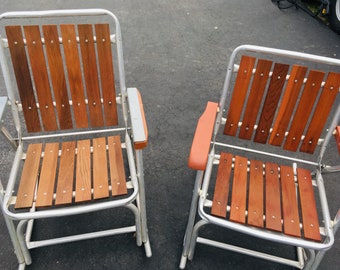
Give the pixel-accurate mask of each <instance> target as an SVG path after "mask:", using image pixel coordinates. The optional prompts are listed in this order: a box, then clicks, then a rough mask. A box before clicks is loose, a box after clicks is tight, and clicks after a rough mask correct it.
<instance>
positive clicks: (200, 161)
mask: <svg viewBox="0 0 340 270" xmlns="http://www.w3.org/2000/svg"><path fill="white" fill-rule="evenodd" d="M217 108H218V104H217V103H215V102H210V101H209V102H208V103H207V106H206V108H205V111H204V112H203V114H202V115H201V117H200V119H199V120H198V123H197V127H196V131H195V135H194V139H193V141H192V145H191V150H190V155H189V162H188V166H189V168H191V169H195V170H205V167H206V164H207V161H208V154H209V149H210V142H211V137H212V133H213V130H214V125H215V119H216V113H217Z"/></svg>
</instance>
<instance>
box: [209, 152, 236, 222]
mask: <svg viewBox="0 0 340 270" xmlns="http://www.w3.org/2000/svg"><path fill="white" fill-rule="evenodd" d="M232 164H233V156H232V155H231V154H228V153H221V157H220V163H219V165H218V170H217V178H216V184H215V191H214V198H213V203H212V208H211V214H212V215H215V216H219V217H224V218H225V217H226V216H227V205H228V197H229V183H230V175H231V169H232Z"/></svg>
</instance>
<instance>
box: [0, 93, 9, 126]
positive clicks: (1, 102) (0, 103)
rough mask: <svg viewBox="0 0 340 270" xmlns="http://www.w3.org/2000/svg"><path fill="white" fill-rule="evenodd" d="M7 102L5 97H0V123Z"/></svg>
mask: <svg viewBox="0 0 340 270" xmlns="http://www.w3.org/2000/svg"><path fill="white" fill-rule="evenodd" d="M7 100H8V98H7V97H0V121H1V120H2V116H3V114H4V111H5V108H6V105H7Z"/></svg>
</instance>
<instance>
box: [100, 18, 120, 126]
mask: <svg viewBox="0 0 340 270" xmlns="http://www.w3.org/2000/svg"><path fill="white" fill-rule="evenodd" d="M95 31H96V38H97V52H98V62H99V70H100V79H101V88H102V97H103V101H104V104H103V105H104V115H105V124H106V125H107V126H113V125H117V124H118V115H117V106H116V89H115V79H114V72H113V70H114V67H113V64H112V61H111V59H112V51H111V40H110V30H109V25H108V24H96V25H95Z"/></svg>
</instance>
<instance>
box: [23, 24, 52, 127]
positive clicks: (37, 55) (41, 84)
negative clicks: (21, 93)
mask: <svg viewBox="0 0 340 270" xmlns="http://www.w3.org/2000/svg"><path fill="white" fill-rule="evenodd" d="M24 33H25V37H26V44H27V51H28V55H29V58H30V63H31V69H32V75H33V80H34V85H35V91H36V95H37V98H38V101H39V108H40V110H39V111H40V116H41V119H42V123H43V127H44V130H46V131H53V130H57V129H58V125H57V121H56V115H55V111H54V106H53V100H52V94H51V88H50V83H49V77H48V73H47V67H46V59H45V55H44V51H43V47H42V42H41V35H40V29H39V26H37V25H33V26H24Z"/></svg>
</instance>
